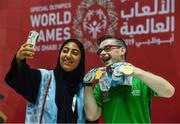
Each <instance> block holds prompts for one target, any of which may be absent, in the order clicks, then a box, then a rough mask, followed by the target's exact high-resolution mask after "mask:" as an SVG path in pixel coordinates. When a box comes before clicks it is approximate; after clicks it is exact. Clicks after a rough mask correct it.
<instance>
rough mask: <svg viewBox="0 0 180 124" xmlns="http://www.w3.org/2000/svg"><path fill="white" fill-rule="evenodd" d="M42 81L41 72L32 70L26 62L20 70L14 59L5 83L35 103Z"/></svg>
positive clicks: (22, 62)
mask: <svg viewBox="0 0 180 124" xmlns="http://www.w3.org/2000/svg"><path fill="white" fill-rule="evenodd" d="M40 81H41V73H40V71H39V70H35V69H31V68H30V67H29V66H28V65H27V64H26V61H25V60H22V61H21V67H20V68H18V65H17V62H16V58H15V57H14V58H13V60H12V63H11V67H10V70H9V72H8V73H7V74H6V76H5V82H6V83H7V84H8V85H9V86H10V87H11V88H13V89H14V90H15V91H16V92H17V93H19V94H20V95H22V96H23V97H24V98H25V99H26V100H28V101H29V102H31V103H35V102H36V98H37V94H38V90H39V85H40Z"/></svg>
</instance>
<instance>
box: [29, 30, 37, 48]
mask: <svg viewBox="0 0 180 124" xmlns="http://www.w3.org/2000/svg"><path fill="white" fill-rule="evenodd" d="M38 36H39V33H38V32H37V31H34V30H32V31H30V32H29V35H28V38H27V43H31V44H33V47H34V48H35V47H36V42H37V39H38Z"/></svg>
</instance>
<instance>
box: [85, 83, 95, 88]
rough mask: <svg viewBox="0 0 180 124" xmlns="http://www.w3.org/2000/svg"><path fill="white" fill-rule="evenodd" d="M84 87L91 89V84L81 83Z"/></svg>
mask: <svg viewBox="0 0 180 124" xmlns="http://www.w3.org/2000/svg"><path fill="white" fill-rule="evenodd" d="M83 85H84V87H92V85H93V84H92V83H83Z"/></svg>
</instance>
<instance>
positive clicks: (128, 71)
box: [120, 63, 134, 75]
mask: <svg viewBox="0 0 180 124" xmlns="http://www.w3.org/2000/svg"><path fill="white" fill-rule="evenodd" d="M120 71H121V72H122V73H123V74H125V75H131V74H132V73H133V71H134V69H133V66H132V65H131V64H127V63H125V64H124V65H122V66H121V67H120Z"/></svg>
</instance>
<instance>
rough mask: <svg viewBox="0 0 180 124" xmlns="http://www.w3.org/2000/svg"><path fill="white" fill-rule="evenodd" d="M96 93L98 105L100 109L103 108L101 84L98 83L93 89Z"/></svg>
mask: <svg viewBox="0 0 180 124" xmlns="http://www.w3.org/2000/svg"><path fill="white" fill-rule="evenodd" d="M93 90H94V91H93V92H94V97H95V99H96V103H97V104H98V106H99V107H102V104H103V101H102V91H101V90H100V86H99V83H97V84H96V85H95V87H94V89H93Z"/></svg>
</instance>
